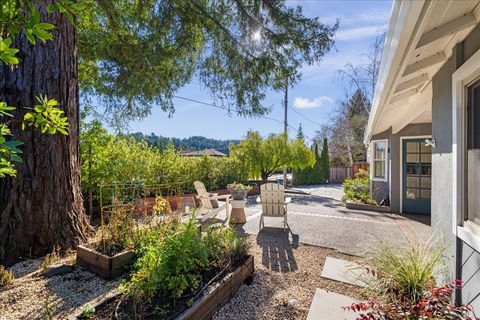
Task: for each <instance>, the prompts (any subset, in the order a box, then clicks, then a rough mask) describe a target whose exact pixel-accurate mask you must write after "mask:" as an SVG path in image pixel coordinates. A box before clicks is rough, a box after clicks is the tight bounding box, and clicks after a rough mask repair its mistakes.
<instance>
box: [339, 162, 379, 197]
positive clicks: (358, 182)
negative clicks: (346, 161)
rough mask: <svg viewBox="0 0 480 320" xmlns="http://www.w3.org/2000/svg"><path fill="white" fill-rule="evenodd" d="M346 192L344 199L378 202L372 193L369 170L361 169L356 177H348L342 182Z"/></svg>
mask: <svg viewBox="0 0 480 320" xmlns="http://www.w3.org/2000/svg"><path fill="white" fill-rule="evenodd" d="M342 187H343V192H344V193H345V194H344V196H343V198H342V200H344V201H346V200H349V201H353V202H361V203H367V204H377V203H376V201H375V200H373V199H372V197H371V195H370V177H369V175H368V172H367V171H365V170H362V169H360V170H359V171H358V173H357V174H356V177H355V178H347V179H345V181H344V182H343V184H342Z"/></svg>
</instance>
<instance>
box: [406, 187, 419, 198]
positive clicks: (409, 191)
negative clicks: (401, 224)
mask: <svg viewBox="0 0 480 320" xmlns="http://www.w3.org/2000/svg"><path fill="white" fill-rule="evenodd" d="M418 191H419V189H416V188H406V189H405V197H406V198H407V199H410V200H414V199H418Z"/></svg>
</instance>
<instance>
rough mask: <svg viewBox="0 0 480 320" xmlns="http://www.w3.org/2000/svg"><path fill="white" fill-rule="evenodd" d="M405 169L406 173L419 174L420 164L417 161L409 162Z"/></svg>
mask: <svg viewBox="0 0 480 320" xmlns="http://www.w3.org/2000/svg"><path fill="white" fill-rule="evenodd" d="M405 170H406V174H418V166H417V164H416V163H415V164H411V163H407V166H406V168H405Z"/></svg>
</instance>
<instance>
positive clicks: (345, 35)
mask: <svg viewBox="0 0 480 320" xmlns="http://www.w3.org/2000/svg"><path fill="white" fill-rule="evenodd" d="M385 28H386V25H381V26H379V25H376V26H368V27H357V28H349V29H343V30H339V31H337V34H336V39H337V40H339V41H348V40H357V39H361V38H365V37H372V36H375V35H376V34H377V33H379V32H381V31H382V30H385Z"/></svg>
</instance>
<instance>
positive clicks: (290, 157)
mask: <svg viewBox="0 0 480 320" xmlns="http://www.w3.org/2000/svg"><path fill="white" fill-rule="evenodd" d="M230 154H231V156H232V157H234V158H236V159H238V160H240V161H241V162H242V163H243V164H244V166H245V169H246V170H247V172H248V176H249V177H250V178H258V177H261V178H262V180H263V181H266V180H267V179H268V177H269V176H270V175H271V174H272V173H274V172H275V171H277V170H280V169H282V168H284V167H285V166H286V167H289V168H292V169H303V168H307V167H311V166H312V165H313V164H314V163H315V157H314V155H313V153H312V151H311V150H310V149H309V148H307V147H306V146H305V145H304V144H303V141H301V140H298V139H297V140H293V141H287V142H285V136H284V135H283V134H279V135H275V134H270V135H269V136H268V137H267V138H265V139H264V138H262V137H261V136H260V133H258V132H256V131H249V132H248V133H247V137H246V138H245V139H244V140H242V141H241V142H240V144H238V145H236V146H232V147H231V150H230Z"/></svg>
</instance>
